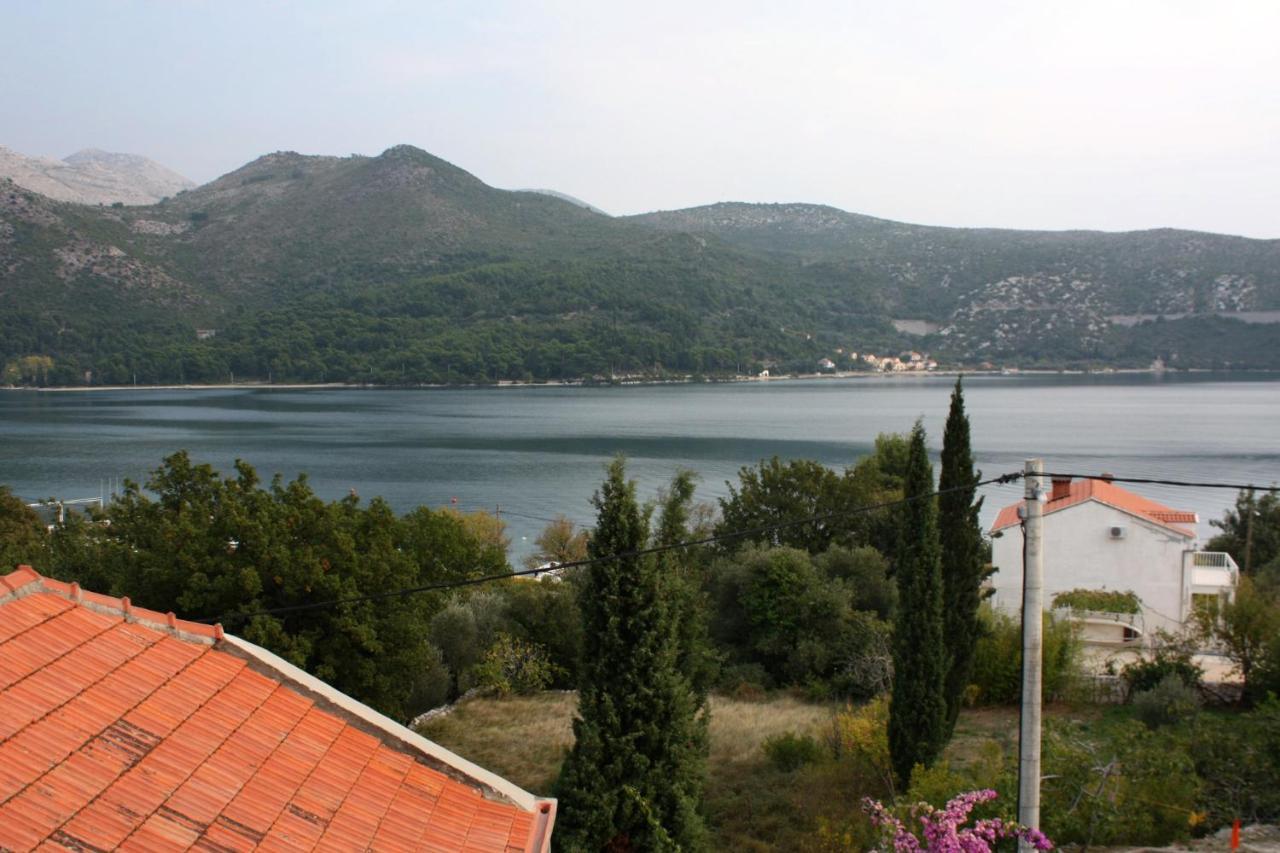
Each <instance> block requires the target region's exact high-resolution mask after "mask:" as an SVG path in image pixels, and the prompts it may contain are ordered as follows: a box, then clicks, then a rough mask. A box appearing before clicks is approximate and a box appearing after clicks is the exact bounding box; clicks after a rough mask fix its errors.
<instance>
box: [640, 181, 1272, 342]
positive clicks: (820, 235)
mask: <svg viewBox="0 0 1280 853" xmlns="http://www.w3.org/2000/svg"><path fill="white" fill-rule="evenodd" d="M630 221H633V222H636V223H639V224H644V225H647V226H650V227H653V228H657V229H660V230H663V231H677V232H692V233H701V234H707V235H714V236H715V237H718V238H719V239H722V240H724V241H725V242H727V243H729V244H731V245H734V246H737V247H740V248H743V249H750V250H753V251H758V252H763V253H767V254H768V255H769V256H770V257H772V258H774V259H775V260H776V261H779V262H786V261H790V262H791V263H793V264H795V265H797V266H802V267H806V268H809V269H811V270H814V271H815V272H817V271H822V274H824V275H826V276H828V277H830V278H831V279H832V280H834V281H837V282H846V283H848V284H847V286H853V285H854V283H856V284H857V285H860V286H861V287H862V288H866V287H868V286H870V287H872V288H873V289H874V291H875V292H876V293H877V294H879V295H880V296H881V298H882V299H883V302H882V305H883V307H884V309H885V310H886V311H888V312H890V313H892V314H893V315H894V316H897V317H902V318H912V319H919V320H925V321H929V322H930V323H931V324H933V325H934V326H936V327H938V328H939V330H940V331H939V333H938V338H937V339H936V340H935V341H934V342H933V343H934V344H935V346H936V347H938V348H939V349H941V350H943V351H945V352H948V353H949V354H951V355H952V356H953V357H960V358H966V359H987V358H997V359H1015V360H1016V359H1017V358H1019V357H1020V356H1021V357H1024V358H1025V357H1026V356H1028V355H1030V354H1032V353H1033V352H1042V351H1048V352H1053V353H1057V354H1058V355H1059V357H1062V358H1083V359H1088V358H1090V357H1099V358H1102V359H1104V360H1105V359H1107V358H1111V357H1113V356H1114V354H1115V353H1114V347H1112V346H1111V343H1114V341H1115V339H1116V338H1117V336H1119V337H1123V334H1122V333H1120V332H1119V331H1118V329H1117V328H1116V324H1114V323H1113V322H1112V318H1116V317H1124V316H1128V315H1149V316H1150V317H1152V318H1154V317H1155V316H1179V317H1181V316H1184V315H1191V316H1192V317H1193V318H1194V317H1205V316H1210V315H1217V316H1227V317H1230V316H1232V315H1236V314H1239V315H1241V316H1243V317H1247V318H1248V319H1256V312H1267V311H1274V310H1276V309H1280V240H1251V239H1246V238H1243V237H1232V236H1227V235H1220V234H1206V233H1200V232H1194V231H1178V230H1173V229H1158V230H1152V231H1137V232H1129V233H1104V232H1099V231H1060V232H1051V231H1013V230H1001V229H965V228H938V227H930V226H922V225H910V224H906V223H901V222H892V221H889V220H884V219H875V218H873V217H868V216H861V215H859V214H854V213H847V212H845V211H842V210H838V209H836V208H832V207H824V206H820V205H808V204H736V203H733V204H716V205H710V206H707V207H698V208H691V209H688V210H677V211H664V212H658V213H651V214H645V215H642V216H636V217H631V218H630ZM1194 322H1195V321H1194V319H1193V320H1192V321H1191V324H1192V325H1194ZM1184 325H1187V324H1184ZM1274 332H1275V334H1276V335H1277V336H1278V337H1280V326H1278V327H1275V329H1274ZM1244 333H1245V334H1246V335H1248V336H1250V337H1251V338H1252V337H1256V336H1258V335H1260V334H1263V332H1262V331H1261V330H1258V329H1250V330H1246V331H1245V332H1244ZM1109 342H1111V343H1109Z"/></svg>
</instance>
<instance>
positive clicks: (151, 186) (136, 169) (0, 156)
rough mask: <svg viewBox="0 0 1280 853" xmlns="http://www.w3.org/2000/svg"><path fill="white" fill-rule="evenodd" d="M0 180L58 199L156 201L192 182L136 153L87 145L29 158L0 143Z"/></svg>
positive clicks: (76, 200) (148, 202)
mask: <svg viewBox="0 0 1280 853" xmlns="http://www.w3.org/2000/svg"><path fill="white" fill-rule="evenodd" d="M0 178H9V179H10V180H12V181H13V182H14V183H15V184H17V185H18V186H20V187H24V188H26V189H29V190H34V191H35V192H38V193H40V194H41V195H44V196H48V197H49V198H52V199H56V200H58V201H71V202H76V203H78V204H115V203H120V204H129V205H139V204H154V203H155V202H157V201H159V200H160V199H162V198H164V197H166V196H171V195H175V194H176V193H179V192H181V191H182V190H185V189H189V188H191V187H194V186H195V184H194V183H193V182H191V181H189V180H187V179H186V178H184V177H182V176H181V175H179V174H178V173H177V172H174V171H172V170H170V169H166V168H165V167H164V166H161V165H160V164H159V163H156V162H155V161H153V160H148V159H147V158H146V157H141V156H139V155H137V154H115V153H112V152H109V151H100V150H98V149H96V148H86V149H84V150H83V151H77V152H76V153H75V154H72V155H71V156H70V157H66V158H64V159H62V160H53V159H51V158H47V157H28V156H26V155H24V154H19V153H18V152H16V151H13V150H11V149H8V148H5V147H3V146H0Z"/></svg>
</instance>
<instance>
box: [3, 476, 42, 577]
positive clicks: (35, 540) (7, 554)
mask: <svg viewBox="0 0 1280 853" xmlns="http://www.w3.org/2000/svg"><path fill="white" fill-rule="evenodd" d="M48 554H49V534H48V533H47V532H46V530H45V526H44V524H43V523H42V522H41V521H40V516H38V515H36V513H35V512H34V511H33V510H32V509H31V508H30V507H28V506H27V505H26V504H24V503H23V502H22V501H21V500H19V499H18V498H17V497H16V496H15V495H14V494H13V492H12V491H10V490H9V487H8V486H0V574H7V573H8V572H11V571H13V570H14V569H15V568H16V567H17V566H20V565H30V566H35V567H36V568H37V569H42V570H46V571H47V569H43V567H44V565H45V563H46V561H47V559H48Z"/></svg>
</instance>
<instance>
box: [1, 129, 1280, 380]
mask: <svg viewBox="0 0 1280 853" xmlns="http://www.w3.org/2000/svg"><path fill="white" fill-rule="evenodd" d="M1278 308H1280V242H1278V241H1261V240H1246V239H1243V238H1236V237H1224V236H1220V235H1212V234H1196V233H1191V232H1177V231H1151V232H1139V233H1134V234H1102V233H1097V232H1062V233H1045V232H1028V231H995V230H966V229H948V228H929V227H924V226H916V225H907V224H902V223H895V222H890V221H887V220H881V219H874V218H871V217H865V216H859V215H856V214H850V213H845V212H843V211H839V210H835V209H833V208H828V207H819V206H814V205H745V204H723V205H713V206H711V207H706V208H696V209H693V210H687V211H676V212H672V213H660V214H649V215H646V216H642V217H629V218H612V217H609V216H607V215H604V214H601V213H599V212H596V211H594V210H592V209H590V208H587V207H583V206H581V205H580V204H578V203H574V202H573V201H567V200H564V199H562V198H558V197H555V196H553V195H548V194H546V193H544V192H525V191H507V190H500V189H496V188H494V187H491V186H488V185H487V184H485V183H484V182H483V181H481V180H480V179H478V178H476V177H475V176H474V175H471V174H470V173H468V172H466V171H464V170H462V169H459V168H458V167H456V166H454V165H452V164H450V163H447V162H445V161H444V160H441V159H439V158H437V157H434V156H432V155H430V154H428V153H427V152H425V151H421V150H419V149H416V148H413V147H410V146H397V147H395V148H391V149H388V150H387V151H385V152H383V153H382V154H381V155H379V156H376V157H360V156H356V157H344V158H337V157H310V156H303V155H299V154H296V153H292V152H279V153H275V154H269V155H266V156H264V157H260V158H258V159H257V160H255V161H253V162H251V163H249V164H247V165H245V166H244V167H242V168H240V169H237V170H236V171H234V172H231V173H229V174H227V175H224V176H223V177H221V178H219V179H217V180H216V181H213V182H211V183H209V184H206V185H204V186H201V187H197V188H194V189H191V190H186V191H182V192H179V193H177V194H175V195H173V196H172V197H171V198H168V199H165V200H162V201H160V202H157V203H155V204H151V205H142V206H118V207H116V206H108V207H96V206H95V207H88V206H84V205H77V204H67V203H62V202H57V201H54V200H52V199H50V198H47V197H44V196H42V195H39V194H37V193H35V192H31V191H30V190H27V189H24V188H22V187H20V186H18V185H17V184H15V183H13V182H5V183H0V359H3V360H4V361H5V362H9V361H12V360H14V359H20V358H24V357H28V356H33V355H38V356H49V357H52V358H54V360H55V363H56V364H57V365H59V367H56V368H55V370H54V375H55V378H56V379H57V380H58V381H63V382H79V381H93V382H99V381H111V377H114V378H115V380H116V381H119V379H120V378H121V377H129V378H130V379H131V378H132V376H133V374H134V373H135V372H137V373H138V374H139V377H140V378H139V381H156V382H160V381H178V380H183V381H190V380H195V381H217V380H218V379H219V378H222V379H225V378H227V377H229V376H230V375H231V374H234V375H235V376H237V377H267V376H270V377H272V378H273V379H280V380H285V379H287V380H291V381H323V380H330V381H331V380H333V379H350V380H360V381H375V382H376V381H381V382H451V381H460V380H467V381H493V380H497V379H516V378H530V377H533V378H572V377H581V376H609V375H617V374H633V375H634V374H644V375H654V374H659V375H667V374H669V373H676V374H681V375H683V374H689V373H707V374H724V373H735V372H745V371H747V370H759V369H763V368H764V367H770V368H774V367H776V368H778V369H781V370H784V371H785V370H812V369H814V366H815V365H816V364H817V363H818V362H819V361H820V360H821V359H824V358H830V357H832V355H833V354H836V355H838V354H839V353H840V352H841V351H850V350H852V351H861V352H868V351H871V352H879V353H882V354H894V353H897V352H900V351H902V350H920V351H927V352H930V353H932V354H933V355H934V356H935V357H936V358H937V359H938V360H939V361H941V362H942V363H943V364H948V363H950V364H961V365H979V364H983V363H987V362H991V363H993V364H998V365H1009V366H1013V365H1021V366H1106V365H1114V366H1146V365H1148V364H1150V363H1152V362H1153V361H1155V360H1157V359H1160V360H1163V361H1164V362H1165V363H1167V364H1169V365H1170V366H1178V367H1180V366H1194V367H1280V326H1276V325H1260V324H1245V323H1243V322H1237V321H1234V320H1229V319H1228V320H1223V319H1220V318H1210V319H1206V318H1205V317H1203V316H1200V315H1205V314H1209V313H1215V312H1216V313H1226V314H1229V315H1230V314H1236V313H1238V312H1241V311H1249V312H1254V314H1253V315H1251V316H1258V315H1257V312H1266V311H1269V310H1271V311H1274V310H1275V309H1278ZM1183 314H1190V315H1192V316H1189V317H1184V318H1182V319H1177V320H1172V321H1169V322H1150V321H1147V322H1144V321H1141V320H1140V319H1139V320H1138V321H1135V320H1134V317H1135V316H1137V317H1139V318H1140V317H1141V316H1142V315H1166V316H1173V315H1183ZM1119 315H1124V319H1123V321H1121V320H1119V319H1113V318H1117V317H1119ZM905 319H911V320H915V321H916V322H915V323H914V324H912V323H903V322H901V321H902V320H905ZM891 320H896V321H898V323H897V328H895V325H894V323H893V322H891ZM926 321H927V322H926ZM1224 324H1225V325H1224ZM899 329H901V330H902V331H899ZM912 329H916V330H917V331H918V330H921V329H923V330H927V331H928V332H929V333H928V334H927V335H926V336H923V337H921V336H918V335H912V334H908V333H907V332H908V331H910V330H912ZM846 361H847V359H846ZM0 367H3V364H0ZM85 377H91V378H90V379H86V378H85Z"/></svg>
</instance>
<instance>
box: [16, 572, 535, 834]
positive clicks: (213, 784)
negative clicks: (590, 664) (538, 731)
mask: <svg viewBox="0 0 1280 853" xmlns="http://www.w3.org/2000/svg"><path fill="white" fill-rule="evenodd" d="M554 818H555V801H554V800H546V799H539V798H536V797H534V796H533V795H532V794H530V793H528V792H526V791H523V790H521V789H520V788H518V787H516V786H515V785H512V784H511V783H510V782H507V781H506V780H504V779H501V778H500V777H498V776H496V775H494V774H492V773H489V772H488V771H486V770H483V769H481V768H479V767H476V766H475V765H473V764H471V763H470V762H468V761H466V760H465V759H462V758H460V757H459V756H457V755H454V754H453V753H451V752H449V751H448V750H445V749H443V748H442V747H440V746H438V745H437V744H434V743H432V742H431V741H428V740H426V739H425V738H422V737H421V736H419V735H417V734H415V733H414V732H412V731H410V730H409V729H407V728H405V727H403V726H401V725H399V724H397V723H395V722H393V721H392V720H390V719H388V718H387V717H384V716H382V715H381V714H378V713H377V712H375V711H373V710H372V709H370V708H368V707H366V706H364V705H361V704H360V703H358V702H356V701H355V700H354V699H351V698H350V697H348V696H345V695H343V694H342V693H339V692H338V691H336V690H334V689H333V688H332V687H329V686H328V685H326V684H324V683H323V682H320V681H319V680H317V679H315V678H313V677H311V676H309V675H307V674H306V673H304V672H302V671H301V670H299V669H297V668H296V667H294V666H292V665H291V664H289V663H287V662H285V661H284V660H281V659H280V658H278V657H276V656H275V655H273V654H271V653H270V652H268V651H266V650H265V649H262V648H260V647H258V646H255V645H253V644H252V643H248V642H246V641H244V640H241V639H239V638H238V637H233V636H231V635H227V634H224V633H223V631H222V628H221V626H209V625H201V624H198V623H194V622H186V621H183V620H178V619H175V618H174V617H173V614H171V613H170V614H163V613H157V612H154V611H150V610H142V609H139V608H135V607H132V606H131V605H130V603H129V599H127V598H122V599H117V598H110V597H107V596H102V595H95V594H93V593H90V592H85V591H82V590H81V589H80V588H79V587H78V586H77V585H76V584H66V583H62V582H59V581H55V580H51V579H49V578H45V577H42V576H41V575H39V574H37V573H36V572H35V571H33V570H32V569H31V568H29V567H27V566H20V567H19V568H18V570H17V571H15V572H13V573H11V574H9V575H6V576H3V577H0V849H11V850H33V849H35V848H40V849H42V850H43V849H58V848H67V849H72V850H85V851H93V850H111V849H115V848H117V847H125V848H135V849H148V850H185V849H188V848H192V847H200V848H204V849H219V850H249V849H255V848H261V849H263V850H309V849H314V850H440V851H443V850H468V851H484V850H494V851H545V850H547V849H548V846H549V844H550V836H551V827H552V823H553V822H554Z"/></svg>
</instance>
